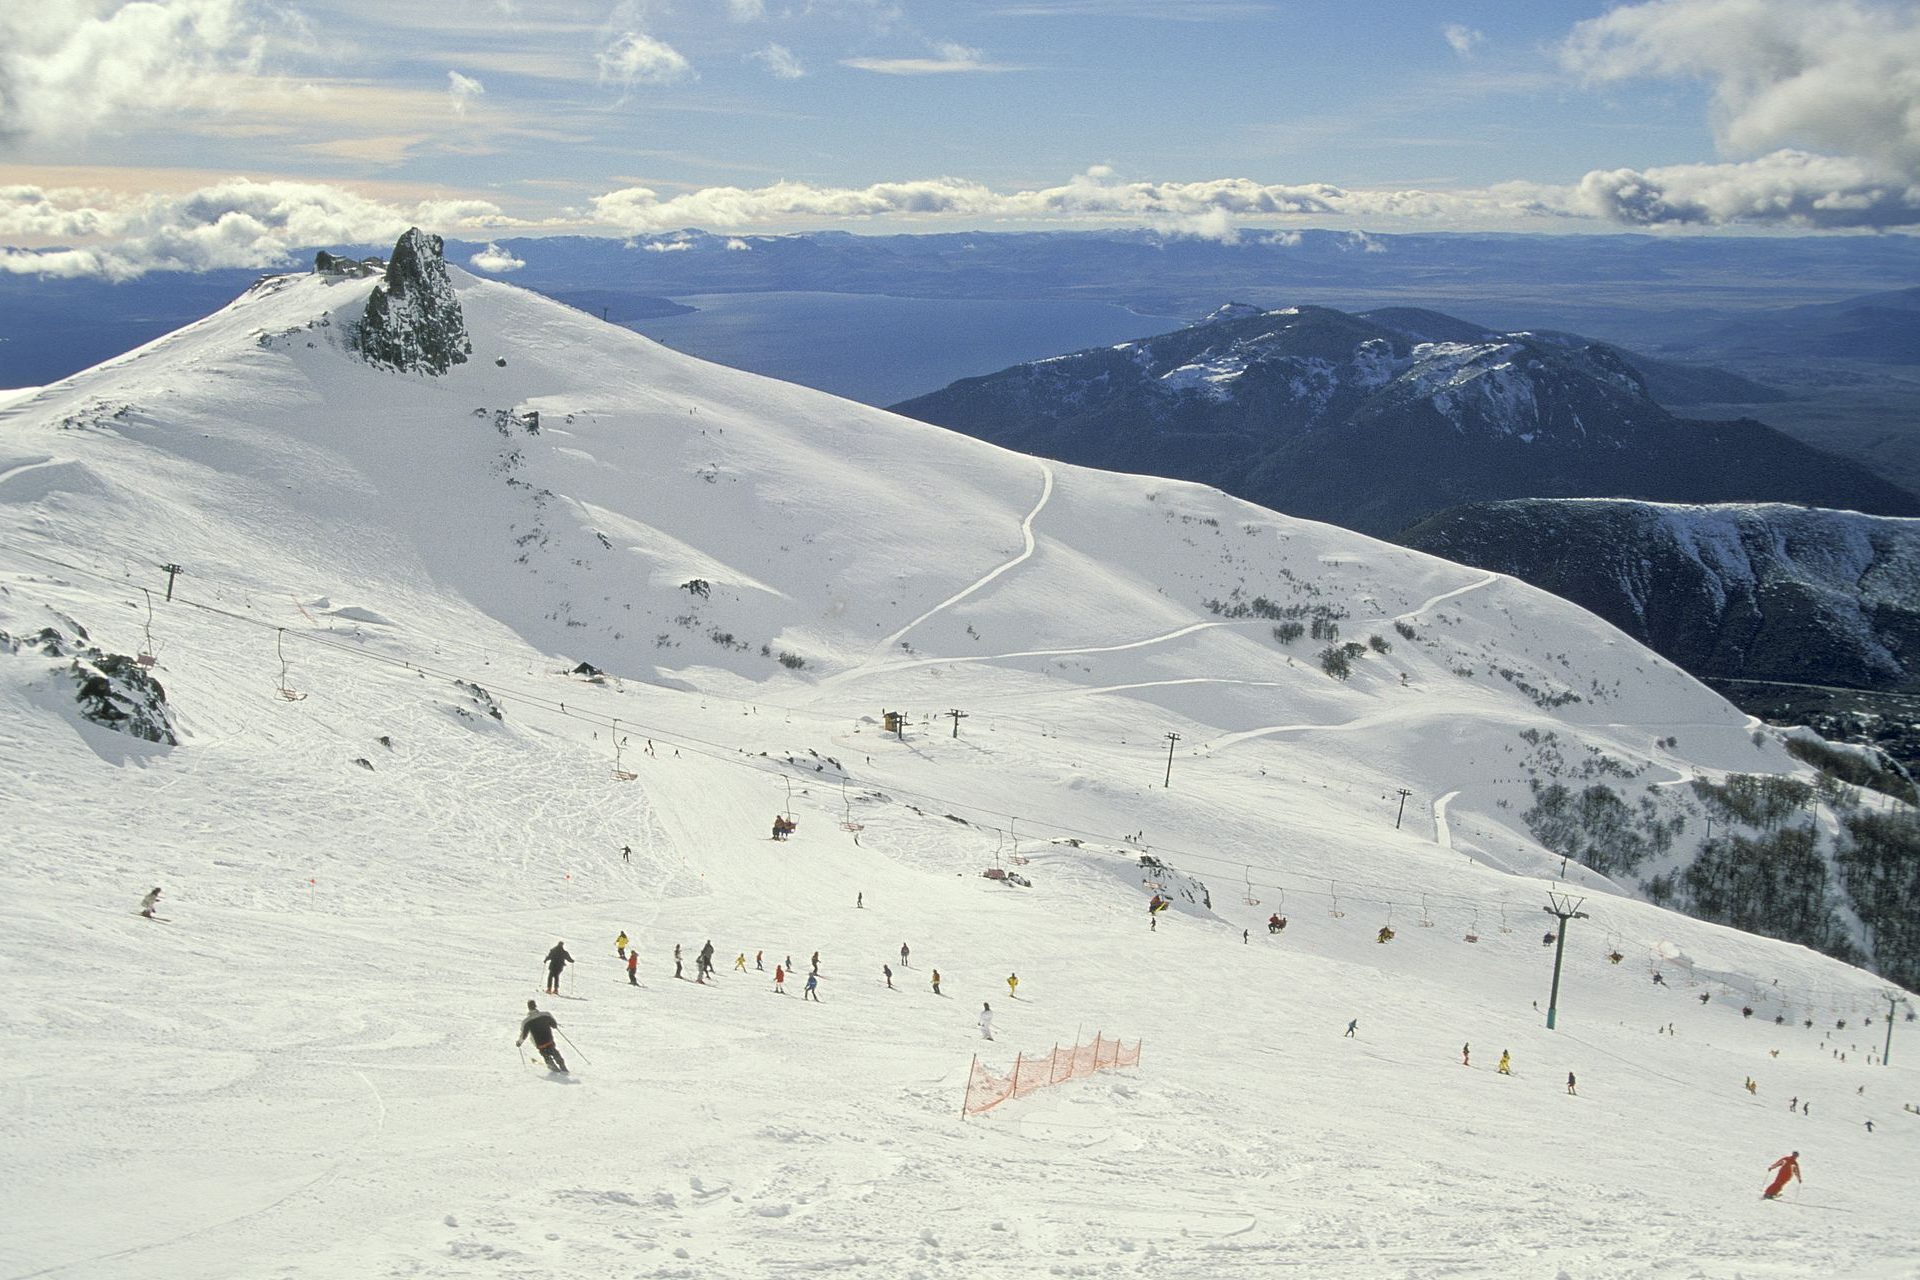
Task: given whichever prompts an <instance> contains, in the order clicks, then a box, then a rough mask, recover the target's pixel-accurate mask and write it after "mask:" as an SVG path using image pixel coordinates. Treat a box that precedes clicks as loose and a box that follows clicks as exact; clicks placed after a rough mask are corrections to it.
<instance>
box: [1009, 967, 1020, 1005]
mask: <svg viewBox="0 0 1920 1280" xmlns="http://www.w3.org/2000/svg"><path fill="white" fill-rule="evenodd" d="M1019 992H1020V975H1019V974H1017V973H1010V974H1008V975H1007V999H1009V1000H1014V999H1018V998H1019Z"/></svg>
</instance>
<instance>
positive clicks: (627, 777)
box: [613, 716, 640, 782]
mask: <svg viewBox="0 0 1920 1280" xmlns="http://www.w3.org/2000/svg"><path fill="white" fill-rule="evenodd" d="M626 745H627V740H626V739H625V738H623V737H621V736H620V718H619V717H618V716H615V717H614V720H613V776H614V778H615V779H616V780H618V781H620V782H632V781H633V780H634V779H635V778H637V777H639V776H640V775H639V774H637V773H635V772H634V771H633V770H631V769H628V768H626V767H625V766H623V765H622V764H621V763H620V752H621V749H622V748H623V747H625V746H626Z"/></svg>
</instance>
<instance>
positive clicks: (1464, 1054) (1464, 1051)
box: [1460, 1044, 1473, 1067]
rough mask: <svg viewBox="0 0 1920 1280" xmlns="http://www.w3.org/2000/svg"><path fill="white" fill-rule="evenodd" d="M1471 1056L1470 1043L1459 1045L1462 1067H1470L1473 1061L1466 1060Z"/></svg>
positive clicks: (1471, 1047) (1471, 1048)
mask: <svg viewBox="0 0 1920 1280" xmlns="http://www.w3.org/2000/svg"><path fill="white" fill-rule="evenodd" d="M1472 1056H1473V1046H1472V1045H1470V1044H1463V1045H1461V1046H1460V1065H1461V1066H1463V1067H1470V1066H1472V1065H1473V1063H1471V1062H1469V1061H1468V1059H1469V1058H1471V1057H1472Z"/></svg>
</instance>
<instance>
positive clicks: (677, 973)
mask: <svg viewBox="0 0 1920 1280" xmlns="http://www.w3.org/2000/svg"><path fill="white" fill-rule="evenodd" d="M673 976H674V977H676V978H678V977H682V976H683V974H682V972H681V962H680V944H679V943H677V942H676V943H674V944H673Z"/></svg>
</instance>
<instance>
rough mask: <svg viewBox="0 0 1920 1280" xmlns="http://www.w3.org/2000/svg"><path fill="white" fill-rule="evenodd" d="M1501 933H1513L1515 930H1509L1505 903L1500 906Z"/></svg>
mask: <svg viewBox="0 0 1920 1280" xmlns="http://www.w3.org/2000/svg"><path fill="white" fill-rule="evenodd" d="M1500 932H1502V933H1512V932H1513V930H1511V929H1509V928H1507V907H1506V904H1505V903H1501V904H1500Z"/></svg>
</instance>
